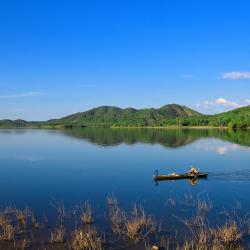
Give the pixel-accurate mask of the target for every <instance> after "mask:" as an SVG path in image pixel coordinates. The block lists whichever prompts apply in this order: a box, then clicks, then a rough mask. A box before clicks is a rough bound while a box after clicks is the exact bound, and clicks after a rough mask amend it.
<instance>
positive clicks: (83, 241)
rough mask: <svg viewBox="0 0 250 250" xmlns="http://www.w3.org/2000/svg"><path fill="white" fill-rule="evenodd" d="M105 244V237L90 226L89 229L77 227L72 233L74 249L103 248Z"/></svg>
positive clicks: (90, 249) (95, 249)
mask: <svg viewBox="0 0 250 250" xmlns="http://www.w3.org/2000/svg"><path fill="white" fill-rule="evenodd" d="M103 244H104V241H103V238H102V237H100V236H99V235H98V233H97V231H96V230H95V229H94V228H88V230H87V231H83V230H82V229H76V230H75V231H74V232H73V234H72V239H71V248H72V249H73V250H82V249H86V250H102V249H103Z"/></svg>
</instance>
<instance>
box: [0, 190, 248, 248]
mask: <svg viewBox="0 0 250 250" xmlns="http://www.w3.org/2000/svg"><path fill="white" fill-rule="evenodd" d="M107 204H108V208H109V219H108V221H106V222H109V223H108V224H107V226H106V227H105V229H104V230H103V228H102V230H101V231H105V235H108V240H107V241H106V238H105V237H104V236H103V235H104V234H102V233H99V232H98V231H97V228H98V227H97V226H98V225H95V224H97V223H98V222H96V221H94V219H93V212H92V207H91V205H90V203H89V202H85V203H83V205H80V206H77V209H74V210H73V212H66V209H65V207H64V205H63V204H62V203H53V207H54V208H56V211H57V214H58V220H56V221H55V220H54V221H53V222H52V224H51V221H50V222H49V221H48V218H47V217H45V218H44V216H41V218H42V220H43V221H45V220H46V223H45V224H42V226H41V225H40V224H39V223H38V221H37V217H35V215H34V214H33V212H32V211H31V210H29V209H24V210H20V209H16V208H11V207H6V208H4V209H2V210H0V248H1V244H2V243H3V242H5V243H4V244H10V245H11V246H13V248H14V249H46V248H47V246H48V249H56V248H57V247H59V248H60V247H62V248H64V247H66V249H72V250H80V249H83V250H84V249H86V250H92V249H93V250H101V249H116V248H117V247H118V246H119V244H121V243H122V244H128V245H131V244H134V245H135V247H137V246H140V247H144V248H145V249H150V250H151V249H162V250H163V249H166V250H167V249H179V250H181V249H182V250H222V249H228V250H231V249H232V250H233V249H237V250H240V249H243V248H242V244H241V243H242V242H243V240H244V239H246V238H247V239H249V240H250V235H249V232H248V230H249V224H250V223H249V222H250V220H249V216H248V215H246V216H245V217H244V218H243V219H242V220H240V219H239V218H240V217H238V216H236V214H235V212H234V213H233V216H232V215H230V213H225V212H224V213H223V216H227V219H225V217H223V218H224V223H222V224H220V225H216V224H214V225H213V226H211V225H210V220H209V214H210V212H211V211H212V210H213V204H212V203H211V201H210V200H209V199H208V198H205V199H200V198H198V199H195V198H193V197H191V196H186V199H184V207H185V209H186V208H187V204H190V207H191V211H192V213H189V212H188V210H186V213H187V215H188V216H187V218H183V219H182V218H180V217H177V216H175V215H173V216H174V218H176V222H179V223H180V224H179V225H182V226H181V227H180V230H177V231H176V233H175V231H174V230H172V229H171V228H170V227H167V228H162V227H161V228H160V227H159V225H160V223H158V222H156V220H155V219H154V217H152V216H151V215H149V214H147V213H146V211H145V209H144V208H143V207H142V206H141V205H140V204H138V203H134V204H133V205H132V206H131V208H130V209H128V210H124V209H123V208H121V207H120V205H119V202H118V200H117V198H115V197H114V196H113V195H111V196H108V197H107ZM68 211H70V210H68ZM72 214H74V215H75V217H73V218H72V216H71V215H72ZM38 218H39V217H38ZM104 218H105V217H104ZM74 219H75V220H76V221H74ZM166 219H169V218H166ZM72 220H73V221H72ZM177 224H178V223H177ZM46 225H47V226H46ZM166 225H167V224H166ZM46 227H47V228H46ZM51 228H53V229H52V230H51ZM98 230H99V228H98ZM101 231H100V232H101ZM44 235H48V236H46V238H44ZM1 242H2V243H1ZM125 242H126V243H125ZM51 247H52V248H51ZM3 249H5V248H3ZM10 249H12V248H10Z"/></svg>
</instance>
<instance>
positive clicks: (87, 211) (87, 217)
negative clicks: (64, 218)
mask: <svg viewBox="0 0 250 250" xmlns="http://www.w3.org/2000/svg"><path fill="white" fill-rule="evenodd" d="M80 218H81V222H82V223H83V224H91V223H93V216H92V208H91V205H90V203H89V202H88V201H87V202H85V203H84V207H83V211H82V213H81V216H80Z"/></svg>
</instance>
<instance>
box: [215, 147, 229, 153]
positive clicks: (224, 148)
mask: <svg viewBox="0 0 250 250" xmlns="http://www.w3.org/2000/svg"><path fill="white" fill-rule="evenodd" d="M216 151H217V152H218V154H220V155H224V154H225V153H226V152H227V147H225V146H223V147H218V148H217V149H216Z"/></svg>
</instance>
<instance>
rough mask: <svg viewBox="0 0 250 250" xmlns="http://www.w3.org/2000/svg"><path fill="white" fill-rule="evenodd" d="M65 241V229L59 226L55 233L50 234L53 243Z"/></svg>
mask: <svg viewBox="0 0 250 250" xmlns="http://www.w3.org/2000/svg"><path fill="white" fill-rule="evenodd" d="M64 239H65V229H64V227H63V226H59V227H58V228H56V229H55V230H54V231H53V232H51V233H50V242H51V243H63V242H64Z"/></svg>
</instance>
